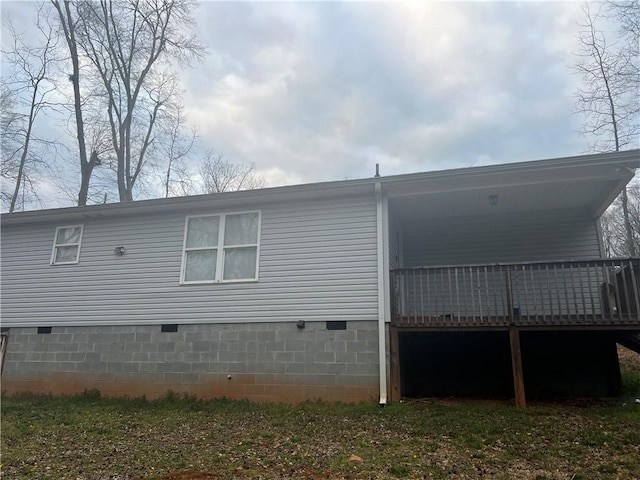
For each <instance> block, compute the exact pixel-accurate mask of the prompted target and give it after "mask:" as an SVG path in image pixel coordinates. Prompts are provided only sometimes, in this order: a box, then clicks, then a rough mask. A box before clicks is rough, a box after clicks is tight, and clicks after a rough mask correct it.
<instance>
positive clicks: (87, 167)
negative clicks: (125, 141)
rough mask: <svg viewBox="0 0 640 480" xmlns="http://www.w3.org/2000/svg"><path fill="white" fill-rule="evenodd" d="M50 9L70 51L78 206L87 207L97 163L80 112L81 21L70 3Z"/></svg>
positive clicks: (81, 112)
mask: <svg viewBox="0 0 640 480" xmlns="http://www.w3.org/2000/svg"><path fill="white" fill-rule="evenodd" d="M51 3H52V4H53V7H54V8H55V11H56V13H57V16H58V20H59V22H60V23H59V25H60V29H61V31H62V33H63V35H64V39H65V41H66V44H67V48H68V51H69V60H70V62H71V73H70V74H69V81H70V82H71V84H72V86H73V111H74V117H75V124H76V139H77V141H78V160H79V162H80V189H79V192H78V205H86V204H87V195H88V193H89V182H90V181H91V174H92V173H93V169H94V168H95V167H96V166H97V165H98V164H99V163H100V162H99V157H98V155H97V153H93V154H91V155H88V154H87V145H86V138H85V131H84V129H85V123H84V118H83V116H84V115H83V110H84V105H85V99H84V98H83V96H82V92H81V69H80V66H81V65H80V54H81V52H79V51H78V36H79V33H80V31H79V28H80V25H81V22H82V18H81V17H80V15H79V14H78V12H77V11H75V9H74V7H73V5H72V3H71V2H70V1H63V2H62V4H61V2H60V1H59V0H51Z"/></svg>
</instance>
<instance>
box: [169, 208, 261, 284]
mask: <svg viewBox="0 0 640 480" xmlns="http://www.w3.org/2000/svg"><path fill="white" fill-rule="evenodd" d="M247 213H257V214H258V235H257V238H256V243H250V244H243V245H230V246H227V247H226V248H225V246H224V230H225V226H226V219H227V217H228V216H231V215H243V214H247ZM204 217H218V218H219V219H220V221H219V224H218V244H217V245H216V246H215V247H191V248H187V230H188V226H189V219H190V218H204ZM261 232H262V211H261V210H246V211H241V212H224V213H211V214H205V215H187V217H185V220H184V237H183V240H182V265H181V267H180V285H211V284H215V283H250V282H257V281H258V278H259V276H260V236H261ZM251 247H255V249H256V274H255V277H254V278H239V279H232V280H224V279H223V278H222V277H223V275H224V254H225V250H227V249H232V248H251ZM197 250H215V251H216V252H217V255H216V278H214V279H213V280H198V281H186V280H185V279H184V277H185V274H186V267H187V262H186V260H187V252H189V251H197Z"/></svg>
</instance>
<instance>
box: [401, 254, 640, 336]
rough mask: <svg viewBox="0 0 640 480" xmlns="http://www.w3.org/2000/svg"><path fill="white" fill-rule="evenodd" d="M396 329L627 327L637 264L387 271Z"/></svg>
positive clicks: (636, 314)
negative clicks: (389, 273)
mask: <svg viewBox="0 0 640 480" xmlns="http://www.w3.org/2000/svg"><path fill="white" fill-rule="evenodd" d="M391 291H392V322H393V323H394V324H395V325H396V326H404V327H436V328H437V327H456V326H459V327H485V326H486V327H505V326H510V325H515V326H545V325H549V326H567V325H587V326H588V325H593V326H634V325H637V326H638V328H640V258H623V259H597V260H578V261H554V262H530V263H508V264H486V265H454V266H434V267H416V268H398V269H393V270H391Z"/></svg>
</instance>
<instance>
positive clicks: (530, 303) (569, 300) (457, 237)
mask: <svg viewBox="0 0 640 480" xmlns="http://www.w3.org/2000/svg"><path fill="white" fill-rule="evenodd" d="M402 227H403V238H404V244H403V247H404V250H403V253H404V259H405V266H407V267H416V266H437V265H458V266H461V267H459V268H452V269H449V270H437V269H436V270H429V271H424V272H419V273H418V272H416V273H415V274H414V275H408V276H405V277H404V280H403V281H402V282H401V284H399V285H398V291H399V296H400V302H399V305H400V308H402V309H403V312H404V314H407V315H423V314H428V315H442V316H455V315H458V316H459V315H472V316H479V317H482V316H485V315H493V316H506V315H507V313H508V312H507V311H506V298H505V296H504V295H505V277H504V269H503V268H501V267H491V266H489V267H488V268H485V269H484V270H482V269H481V270H480V271H479V272H477V273H476V274H471V273H470V271H469V270H468V269H465V268H464V267H463V266H464V265H477V264H491V263H511V262H514V263H517V262H535V261H544V260H579V259H594V258H598V257H599V256H600V249H599V242H598V231H597V228H596V223H595V221H594V220H593V219H592V218H591V217H590V216H589V215H587V214H586V212H583V211H579V210H559V211H537V212H523V213H520V214H503V215H495V216H486V215H485V216H477V217H451V218H438V219H429V220H425V221H421V222H414V223H412V224H404V225H403V226H402ZM538 268H540V269H538ZM602 281H603V279H602V278H600V277H598V276H597V275H596V274H594V273H593V272H591V271H587V269H585V268H578V269H574V270H572V271H560V272H555V271H552V273H551V274H550V273H549V272H548V271H546V270H545V269H544V267H532V268H531V269H528V270H526V271H525V270H523V269H522V268H520V269H514V270H513V271H512V291H513V295H514V299H513V301H514V307H516V308H518V310H519V311H520V314H522V315H548V314H550V313H552V312H567V311H572V312H573V313H576V314H584V313H590V312H592V311H595V312H599V311H600V300H599V288H600V285H601V283H602ZM576 285H578V287H576ZM576 288H577V292H576Z"/></svg>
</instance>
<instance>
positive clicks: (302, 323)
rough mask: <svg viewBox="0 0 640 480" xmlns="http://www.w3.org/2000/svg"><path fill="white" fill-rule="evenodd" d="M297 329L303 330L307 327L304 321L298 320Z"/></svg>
mask: <svg viewBox="0 0 640 480" xmlns="http://www.w3.org/2000/svg"><path fill="white" fill-rule="evenodd" d="M296 327H298V328H299V329H300V330H302V329H303V328H304V327H305V323H304V320H298V322H297V323H296Z"/></svg>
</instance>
